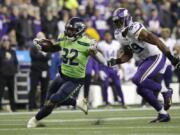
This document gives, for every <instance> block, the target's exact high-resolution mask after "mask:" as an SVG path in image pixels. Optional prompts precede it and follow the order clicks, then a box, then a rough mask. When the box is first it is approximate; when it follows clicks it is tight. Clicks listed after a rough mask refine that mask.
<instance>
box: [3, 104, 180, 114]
mask: <svg viewBox="0 0 180 135" xmlns="http://www.w3.org/2000/svg"><path fill="white" fill-rule="evenodd" d="M177 109H180V106H174V107H171V110H177ZM147 110H153V108H152V107H148V108H141V107H139V108H128V109H122V108H118V109H110V108H106V109H90V110H89V112H90V113H91V112H104V111H106V112H128V111H147ZM36 112H37V111H36ZM36 112H8V113H7V112H1V113H0V116H1V115H22V114H23V115H32V114H35V113H36ZM79 112H82V111H81V110H55V111H53V113H54V114H57V113H79Z"/></svg>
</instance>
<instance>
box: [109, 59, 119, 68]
mask: <svg viewBox="0 0 180 135" xmlns="http://www.w3.org/2000/svg"><path fill="white" fill-rule="evenodd" d="M107 64H108V67H112V66H114V65H116V64H117V60H116V59H111V60H109V61H108V62H107Z"/></svg>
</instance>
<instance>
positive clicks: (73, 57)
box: [58, 34, 93, 78]
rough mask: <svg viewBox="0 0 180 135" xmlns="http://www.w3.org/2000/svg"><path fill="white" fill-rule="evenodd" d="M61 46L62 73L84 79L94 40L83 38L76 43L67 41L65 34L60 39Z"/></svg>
mask: <svg viewBox="0 0 180 135" xmlns="http://www.w3.org/2000/svg"><path fill="white" fill-rule="evenodd" d="M58 42H59V45H60V46H61V48H62V49H61V52H60V54H61V58H62V63H61V72H62V74H63V75H65V76H68V77H71V78H84V77H85V71H86V65H87V61H88V56H89V53H88V51H89V48H90V47H91V46H92V43H93V42H92V39H90V38H88V37H87V36H82V37H80V38H78V39H77V40H76V41H71V40H69V39H67V37H66V36H64V34H60V35H59V37H58Z"/></svg>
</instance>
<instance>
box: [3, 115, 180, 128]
mask: <svg viewBox="0 0 180 135" xmlns="http://www.w3.org/2000/svg"><path fill="white" fill-rule="evenodd" d="M153 118H154V117H149V116H147V117H109V118H81V119H58V120H57V119H47V120H42V122H45V123H65V122H67V123H68V122H71V123H72V122H74V123H76V122H97V121H99V122H107V121H127V120H145V119H153ZM173 119H180V116H175V117H173ZM1 122H26V120H1ZM0 125H22V124H17V123H4V124H3V123H0ZM23 125H24V124H23ZM179 127H180V126H179Z"/></svg>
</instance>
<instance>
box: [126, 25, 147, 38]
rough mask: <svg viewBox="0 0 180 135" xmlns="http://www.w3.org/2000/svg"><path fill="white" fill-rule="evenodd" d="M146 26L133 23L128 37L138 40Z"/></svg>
mask: <svg viewBox="0 0 180 135" xmlns="http://www.w3.org/2000/svg"><path fill="white" fill-rule="evenodd" d="M143 28H144V26H143V25H142V24H141V23H139V22H134V23H132V24H131V25H130V26H129V28H128V36H130V37H134V38H136V39H137V38H138V36H139V33H140V31H141V30H142V29H143Z"/></svg>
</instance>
